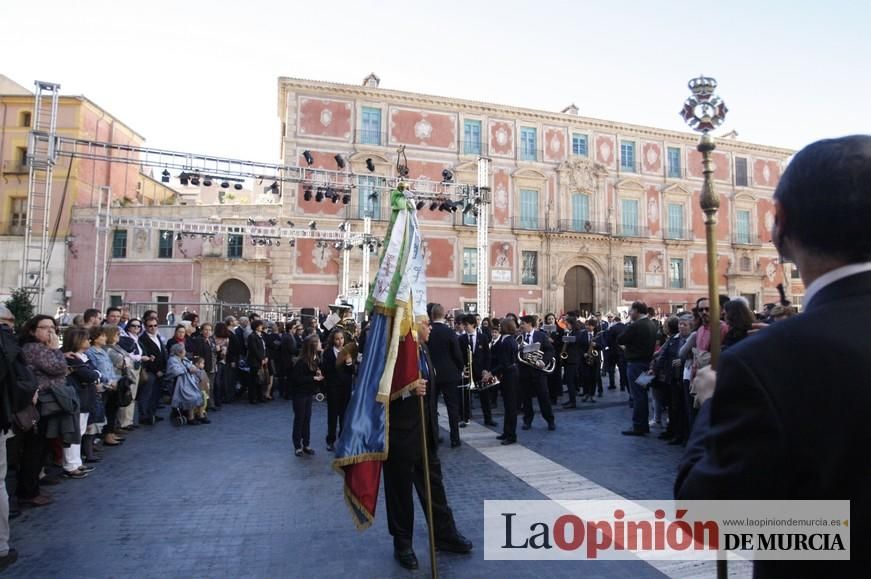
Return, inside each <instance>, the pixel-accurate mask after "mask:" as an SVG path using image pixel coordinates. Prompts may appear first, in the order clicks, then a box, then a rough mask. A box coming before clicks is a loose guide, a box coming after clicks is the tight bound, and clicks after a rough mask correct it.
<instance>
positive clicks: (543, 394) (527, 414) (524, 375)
mask: <svg viewBox="0 0 871 579" xmlns="http://www.w3.org/2000/svg"><path fill="white" fill-rule="evenodd" d="M537 323H538V317H537V316H533V315H528V316H523V317H521V318H520V335H521V337H522V338H523V342H522V344H521V345H520V348H523V346H525V345H530V344H535V343H538V344H540V351H541V353H542V354H543V357H542V362H543V363H542V365H541V366H542V367H541V368H533V367H531V366H529V365H527V364H520V367H519V369H520V388H521V391H522V393H523V397H524V399H525V401H524V403H523V426H522V427H521V428H523V430H529V429H530V428H532V420H533V419H534V418H535V410H533V407H532V398H533V397H535V398H538V409H539V410H540V411H541V415H542V416H543V417H544V419H545V420H546V421H547V429H548V430H556V420H555V419H554V416H553V409H552V408H551V405H550V394H549V392H548V390H547V374H545V373H544V372H543V371H542V369H543V368H544V367H545V366H547V365H548V364H550V362H551V360H553V345H552V344H551V343H550V339H549V338H548V337H547V334H545V333H544V332H542V331H541V330H536V329H535V326H536V324H537Z"/></svg>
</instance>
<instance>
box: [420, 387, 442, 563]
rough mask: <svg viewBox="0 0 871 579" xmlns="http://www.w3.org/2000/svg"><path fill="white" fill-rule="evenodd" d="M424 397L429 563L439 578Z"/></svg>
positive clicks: (422, 438)
mask: <svg viewBox="0 0 871 579" xmlns="http://www.w3.org/2000/svg"><path fill="white" fill-rule="evenodd" d="M423 399H424V397H423V396H418V397H417V400H418V402H419V403H420V426H421V428H420V449H421V451H422V453H423V480H424V488H425V489H426V520H427V528H428V530H429V565H430V569H431V571H432V573H431V574H432V579H438V576H439V572H438V567H437V565H436V549H435V522H434V521H433V518H432V487H431V486H430V484H429V450H428V449H427V444H426V434H427V430H426V429H427V425H426V409H425V406H424V401H423Z"/></svg>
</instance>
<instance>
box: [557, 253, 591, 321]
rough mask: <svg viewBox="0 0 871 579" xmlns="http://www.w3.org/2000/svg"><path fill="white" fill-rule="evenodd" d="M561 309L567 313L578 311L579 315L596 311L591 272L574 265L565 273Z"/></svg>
mask: <svg viewBox="0 0 871 579" xmlns="http://www.w3.org/2000/svg"><path fill="white" fill-rule="evenodd" d="M563 309H564V310H565V311H567V312H570V311H572V310H580V312H581V314H584V313H585V312H586V313H588V314H589V313H592V312H594V311H595V309H596V284H595V279H594V278H593V272H591V271H590V270H589V269H587V268H586V267H584V266H582V265H576V266H575V267H573V268H571V269H570V270H569V271H567V272H566V277H565V300H564V303H563Z"/></svg>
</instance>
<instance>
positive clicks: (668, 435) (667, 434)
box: [657, 430, 674, 440]
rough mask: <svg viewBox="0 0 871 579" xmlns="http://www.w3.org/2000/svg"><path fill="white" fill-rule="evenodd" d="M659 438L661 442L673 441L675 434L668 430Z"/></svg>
mask: <svg viewBox="0 0 871 579" xmlns="http://www.w3.org/2000/svg"><path fill="white" fill-rule="evenodd" d="M657 438H658V439H660V440H671V439H672V438H674V432H669V431H667V430H666V431H665V432H661V433H660V434H659V436H657Z"/></svg>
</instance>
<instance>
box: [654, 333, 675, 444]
mask: <svg viewBox="0 0 871 579" xmlns="http://www.w3.org/2000/svg"><path fill="white" fill-rule="evenodd" d="M664 328H665V331H666V333H667V337H666V340H665V343H664V344H663V345H662V346H661V347H660V348H659V350H657V351H656V353H655V354H654V355H653V359H652V360H651V361H650V372H651V373H653V375H654V376H655V378H654V381H653V382H651V386H652V391H653V392H652V393H653V423H654V424H658V425H660V426H665V419H666V411H667V412H668V414H667V416H668V417H669V418H673V417H674V412H673V411H672V408H671V407H672V404H671V387H672V381H673V380H674V364H673V362H674V360H675V359H679V358H680V338H679V336H678V320H677V317H675V316H671V317H669V318H668V319H667V320H666V322H665V326H664ZM673 430H674V428H673V427H672V425H671V422H669V424H668V428H667V429H666V430H665V431H664V432H662V433H661V434H660V435H659V437H660V438H662V439H669V438H671V437H672V432H673Z"/></svg>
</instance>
